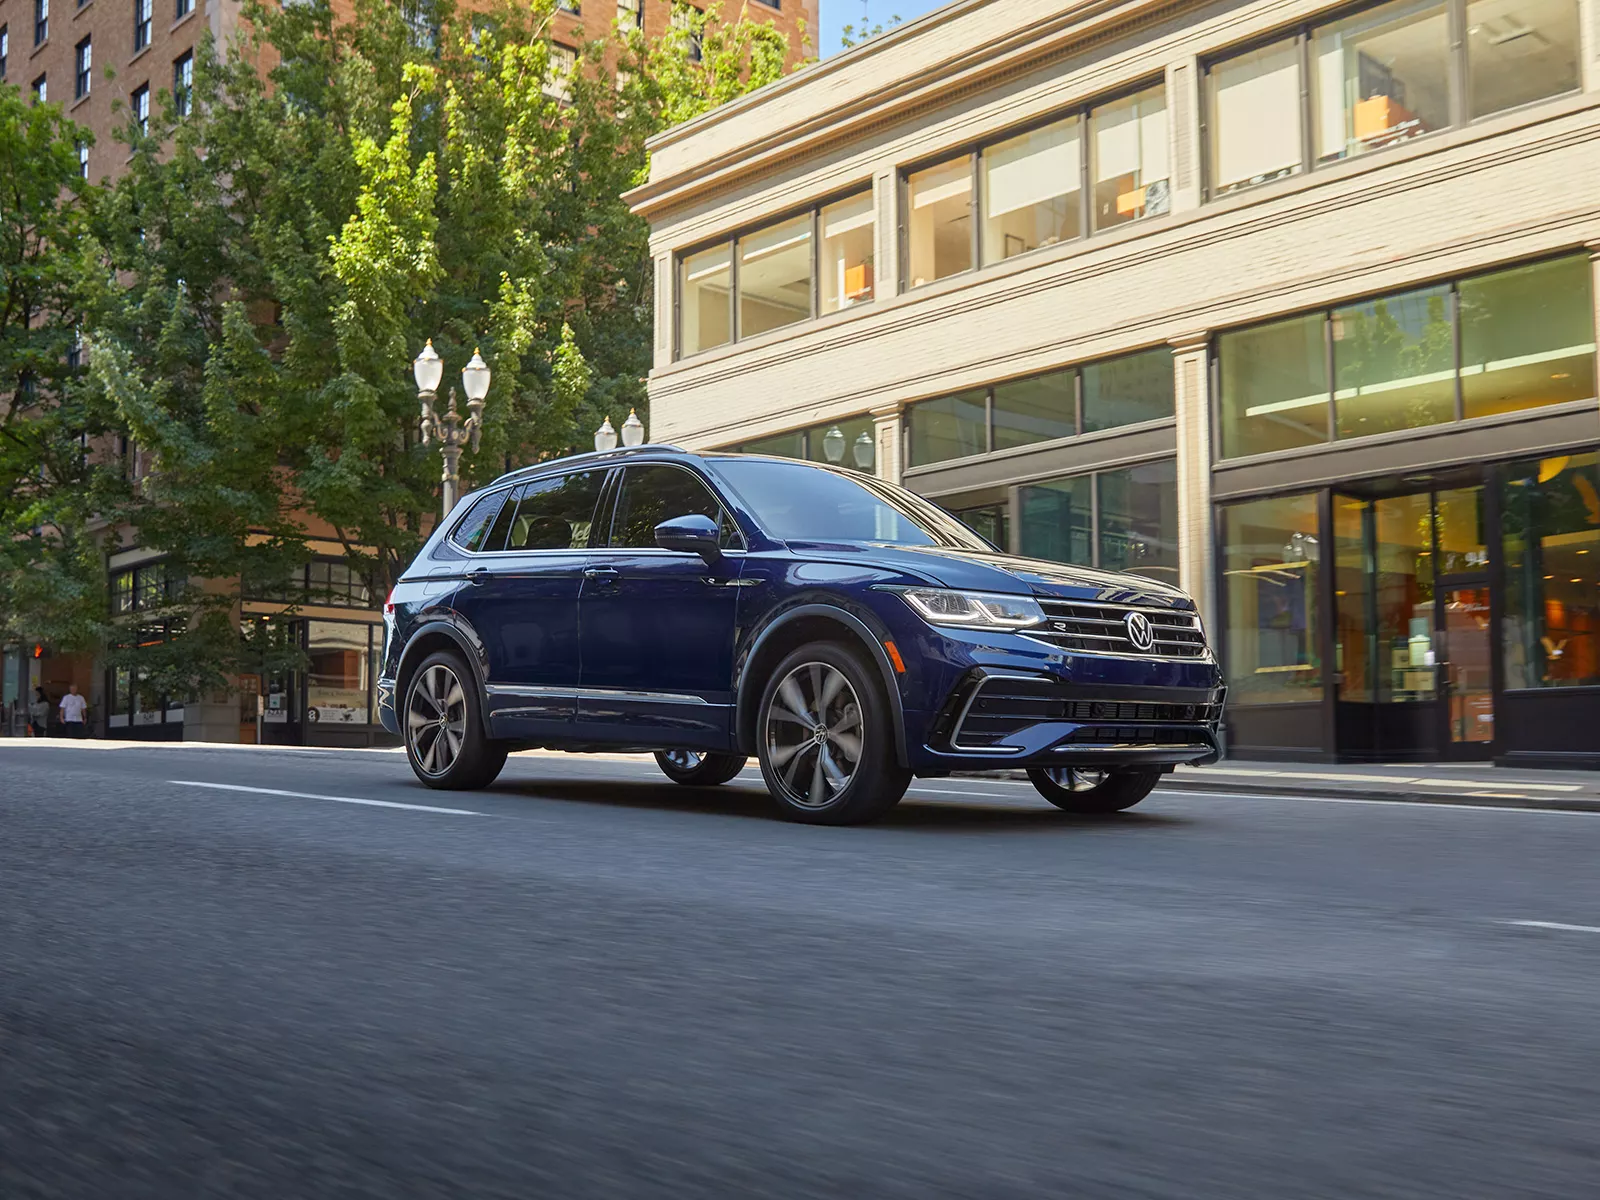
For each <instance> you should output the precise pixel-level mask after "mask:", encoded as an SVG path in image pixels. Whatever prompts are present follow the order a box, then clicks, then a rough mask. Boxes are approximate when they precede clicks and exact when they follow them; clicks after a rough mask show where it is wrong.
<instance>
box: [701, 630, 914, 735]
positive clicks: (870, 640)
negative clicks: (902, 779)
mask: <svg viewBox="0 0 1600 1200" xmlns="http://www.w3.org/2000/svg"><path fill="white" fill-rule="evenodd" d="M806 617H824V618H826V619H828V620H830V621H837V622H838V623H839V624H841V625H844V626H845V627H846V628H848V629H850V630H851V631H852V632H854V633H855V635H856V637H857V638H859V639H860V640H861V641H862V642H863V643H864V644H865V645H866V646H867V647H868V648H869V649H870V650H871V652H872V660H873V662H875V663H877V664H878V673H879V675H881V676H882V677H883V688H884V691H885V692H886V693H888V696H889V717H890V720H891V721H892V722H893V723H894V754H895V760H896V761H897V762H899V764H900V765H901V766H902V767H907V766H910V765H911V764H910V760H909V759H908V758H907V755H906V730H905V717H904V715H903V714H902V712H901V700H900V685H899V683H898V682H897V681H896V679H895V673H894V667H893V666H892V665H891V664H890V662H889V654H888V652H887V651H886V650H884V648H883V637H885V636H887V631H885V633H884V634H882V635H880V634H878V633H876V632H874V631H873V630H872V628H871V627H870V626H868V625H867V623H866V622H865V621H863V620H862V619H861V618H860V617H858V616H856V615H855V614H854V613H853V612H851V611H850V610H848V609H845V608H842V607H840V606H838V605H836V604H820V603H815V602H813V603H808V604H798V605H796V606H795V607H793V608H786V609H784V610H783V611H781V612H779V613H778V614H777V615H776V616H774V617H773V618H772V619H771V620H770V621H769V622H768V623H767V625H766V627H765V628H763V629H762V630H761V632H760V633H759V634H757V635H756V638H755V640H754V641H753V642H751V643H750V647H749V649H747V650H746V651H745V652H744V653H743V654H742V655H740V659H739V666H738V671H737V675H736V677H735V679H734V684H733V686H734V693H735V695H736V697H737V698H736V700H735V704H734V725H733V732H734V740H735V744H737V743H738V742H739V741H740V731H741V730H743V729H744V728H745V721H746V718H752V719H753V715H754V710H755V707H756V705H758V704H760V703H761V690H762V688H764V687H765V686H766V681H765V680H752V679H751V678H750V674H749V670H748V668H749V665H750V663H751V662H752V661H754V659H755V658H756V657H757V656H758V655H759V654H760V652H761V648H762V646H764V645H765V644H766V643H767V642H768V641H769V640H770V639H771V638H772V637H773V636H774V635H775V634H777V633H778V632H779V631H780V630H782V629H783V628H784V627H785V626H786V625H789V624H791V623H792V622H794V621H798V620H802V619H803V618H806ZM739 748H740V749H741V750H743V749H747V748H746V747H742V746H741V747H739Z"/></svg>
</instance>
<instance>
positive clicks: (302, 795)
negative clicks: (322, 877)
mask: <svg viewBox="0 0 1600 1200" xmlns="http://www.w3.org/2000/svg"><path fill="white" fill-rule="evenodd" d="M167 782H168V783H170V784H172V785H174V786H175V787H192V788H215V789H217V790H218V791H221V792H249V793H251V794H253V795H257V796H291V797H293V798H295V799H296V800H331V801H333V803H335V804H361V805H366V806H367V807H369V808H406V809H410V810H411V811H412V812H429V813H444V814H446V815H448V816H452V817H486V816H488V815H489V814H488V813H481V812H474V811H473V810H472V809H470V808H440V807H438V806H437V805H433V804H401V803H400V802H399V801H397V800H365V799H362V798H361V797H359V796H324V795H321V794H319V793H317V792H289V791H284V790H283V789H282V788H258V787H245V786H244V785H243V784H238V783H207V782H206V781H204V780H201V779H169V780H167Z"/></svg>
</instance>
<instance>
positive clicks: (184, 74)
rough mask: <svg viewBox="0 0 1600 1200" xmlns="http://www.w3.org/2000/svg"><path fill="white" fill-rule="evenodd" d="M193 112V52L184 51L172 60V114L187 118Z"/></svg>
mask: <svg viewBox="0 0 1600 1200" xmlns="http://www.w3.org/2000/svg"><path fill="white" fill-rule="evenodd" d="M193 110H194V51H193V50H185V51H184V52H183V53H182V54H180V55H178V57H177V58H175V59H173V60H172V113H173V115H174V116H176V117H178V118H180V119H181V118H184V117H187V116H188V115H189V114H190V113H191V112H192V111H193Z"/></svg>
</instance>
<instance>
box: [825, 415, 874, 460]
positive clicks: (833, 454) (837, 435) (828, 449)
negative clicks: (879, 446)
mask: <svg viewBox="0 0 1600 1200" xmlns="http://www.w3.org/2000/svg"><path fill="white" fill-rule="evenodd" d="M845 441H846V439H845V435H844V430H842V429H840V428H839V427H838V426H837V425H835V426H834V427H833V428H832V429H830V430H828V432H827V433H825V434H823V435H822V457H823V458H825V459H827V460H828V461H829V462H830V463H832V464H834V466H838V465H839V464H840V463H842V462H843V461H844V444H845ZM850 457H851V458H852V459H854V460H855V464H856V470H858V471H870V470H872V459H873V445H872V435H871V434H870V433H868V432H867V431H866V430H862V431H861V436H860V437H858V438H857V439H856V440H855V441H854V442H852V443H851V445H850Z"/></svg>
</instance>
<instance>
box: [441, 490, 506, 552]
mask: <svg viewBox="0 0 1600 1200" xmlns="http://www.w3.org/2000/svg"><path fill="white" fill-rule="evenodd" d="M505 498H506V493H505V492H490V493H489V494H488V495H487V496H483V497H481V498H480V499H479V500H478V502H477V503H476V504H474V505H473V506H472V507H471V508H469V509H468V510H467V515H466V516H464V517H462V518H461V520H460V521H459V522H458V523H457V525H456V527H455V528H454V529H453V530H451V531H450V540H451V541H452V542H454V543H455V544H456V545H457V546H460V547H461V548H462V549H463V550H486V549H488V546H487V544H486V543H487V539H488V537H489V530H490V529H492V528H493V527H494V519H495V516H496V515H497V514H498V513H499V512H500V505H501V504H502V503H504V501H505Z"/></svg>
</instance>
